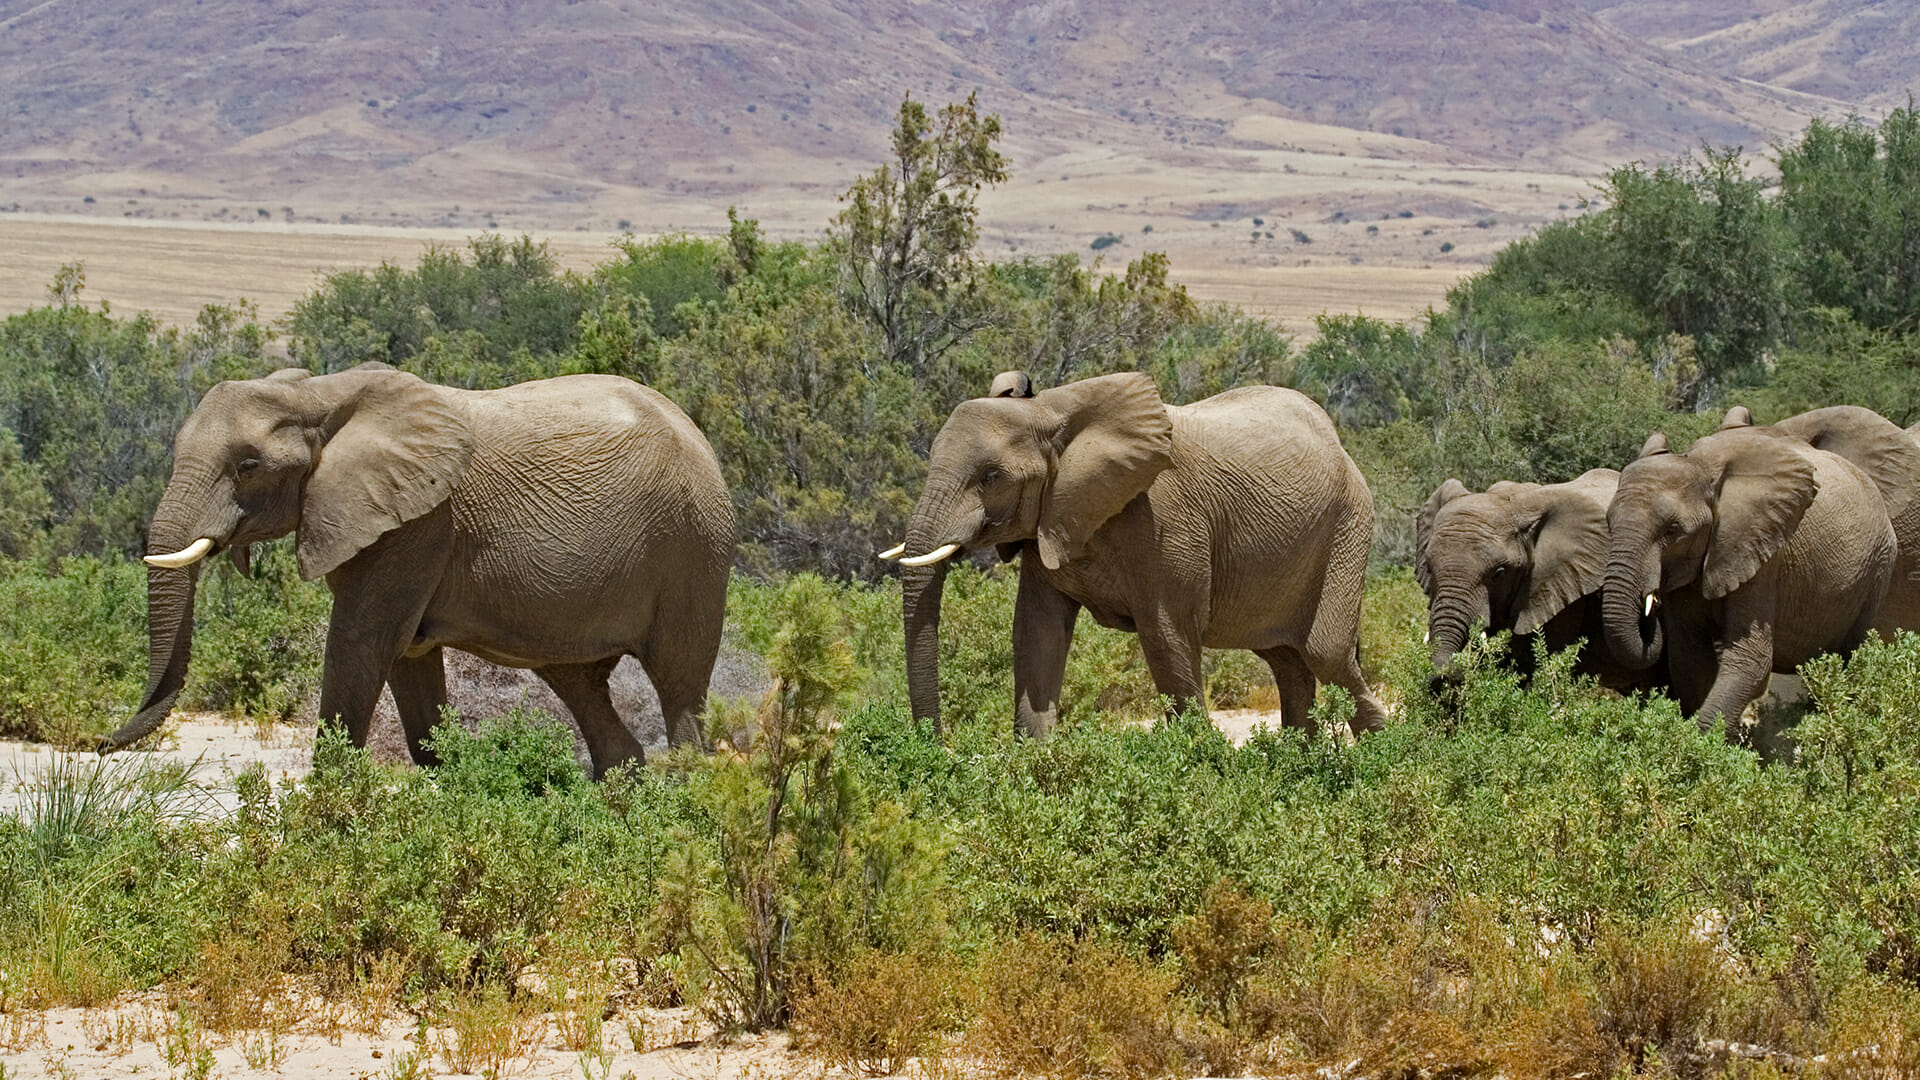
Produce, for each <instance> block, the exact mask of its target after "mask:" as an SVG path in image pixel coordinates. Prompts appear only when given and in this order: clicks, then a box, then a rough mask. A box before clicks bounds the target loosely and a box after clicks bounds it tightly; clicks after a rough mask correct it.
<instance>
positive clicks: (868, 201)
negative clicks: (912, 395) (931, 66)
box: [833, 94, 1007, 380]
mask: <svg viewBox="0 0 1920 1080" xmlns="http://www.w3.org/2000/svg"><path fill="white" fill-rule="evenodd" d="M976 96H977V95H973V94H969V95H968V96H967V100H966V102H965V103H964V104H957V105H948V106H947V107H945V108H943V109H941V110H940V112H939V114H938V115H937V116H929V115H928V114H927V110H926V107H925V106H923V105H921V104H920V103H919V102H917V101H915V100H913V97H912V95H908V96H907V97H906V98H905V99H903V100H902V101H901V102H900V114H899V117H898V120H897V121H896V123H895V125H894V130H893V160H892V161H891V162H888V163H887V164H884V165H882V166H880V168H879V169H878V170H876V171H874V172H872V173H869V174H868V175H866V176H863V177H861V178H860V179H859V180H857V181H855V182H854V185H853V187H851V188H849V189H847V192H846V194H844V195H842V196H841V201H842V202H845V203H846V204H847V208H846V209H845V210H843V211H841V212H840V214H839V215H838V216H837V217H835V218H834V228H833V239H834V243H835V245H836V246H837V247H838V248H839V249H840V251H841V254H842V257H843V259H844V263H845V272H846V276H847V290H846V291H847V293H848V303H849V305H850V306H851V307H852V309H853V310H854V311H855V312H856V313H857V314H859V315H860V316H862V317H863V318H866V319H868V320H870V321H871V322H872V323H873V324H874V325H875V326H876V327H877V328H878V329H879V331H880V336H881V341H882V356H883V359H885V360H886V361H887V362H889V363H892V364H898V365H904V366H905V367H906V368H907V370H908V371H909V372H911V374H912V375H913V377H914V379H915V380H920V379H923V378H925V377H926V375H927V372H928V369H929V367H930V366H931V365H932V364H933V363H934V362H935V361H937V360H938V359H939V358H940V357H941V356H942V355H943V354H944V353H945V352H946V351H947V350H948V349H951V348H952V347H953V346H954V345H956V344H958V343H960V342H961V341H963V340H964V339H965V338H966V337H967V336H968V335H969V334H971V333H973V332H974V331H976V330H979V329H981V328H982V327H984V326H987V325H989V324H990V323H991V318H992V316H991V312H990V310H989V307H988V305H986V304H984V303H981V302H980V289H979V279H978V276H977V274H976V270H977V267H978V264H977V262H976V260H975V258H974V252H973V248H974V244H975V242H976V241H978V239H979V237H980V230H979V226H978V225H977V224H976V219H977V215H978V211H977V209H976V207H975V205H974V199H975V197H976V196H977V195H978V194H979V192H980V190H981V189H982V188H984V187H987V186H990V185H993V184H998V183H1002V182H1003V181H1005V180H1006V178H1007V162H1006V158H1005V157H1003V156H1001V154H1000V153H999V151H997V150H995V149H994V144H995V143H996V142H998V141H999V138H1000V118H999V117H997V116H981V115H980V112H979V109H978V103H977V102H976V100H975V98H976Z"/></svg>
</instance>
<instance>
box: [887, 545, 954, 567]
mask: <svg viewBox="0 0 1920 1080" xmlns="http://www.w3.org/2000/svg"><path fill="white" fill-rule="evenodd" d="M959 550H960V545H959V544H942V545H940V546H939V547H937V548H934V549H933V550H932V551H929V552H927V553H926V554H925V555H915V556H914V557H913V558H911V559H901V560H900V565H901V566H932V565H933V564H934V563H937V562H940V561H941V560H943V559H945V558H946V557H947V556H949V555H952V554H953V553H954V552H956V551H959Z"/></svg>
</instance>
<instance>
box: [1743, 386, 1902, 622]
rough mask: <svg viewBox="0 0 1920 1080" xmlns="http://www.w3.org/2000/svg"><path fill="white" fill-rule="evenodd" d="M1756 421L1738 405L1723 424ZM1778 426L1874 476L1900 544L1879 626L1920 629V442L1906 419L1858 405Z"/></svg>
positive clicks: (1811, 414) (1788, 420)
mask: <svg viewBox="0 0 1920 1080" xmlns="http://www.w3.org/2000/svg"><path fill="white" fill-rule="evenodd" d="M1752 425H1753V416H1752V414H1751V413H1749V412H1748V411H1747V410H1746V409H1745V408H1743V407H1739V406H1736V407H1735V408H1733V409H1731V410H1729V411H1728V413H1727V418H1726V421H1725V422H1724V424H1723V425H1722V426H1723V427H1750V426H1752ZM1773 429H1774V430H1775V431H1779V432H1784V433H1786V434H1788V435H1792V436H1794V437H1795V438H1797V439H1800V440H1802V441H1804V442H1806V443H1807V444H1808V445H1809V446H1812V447H1814V448H1815V449H1819V450H1826V451H1828V452H1830V453H1834V454H1838V455H1840V456H1841V457H1843V458H1846V459H1847V460H1848V461H1851V462H1853V463H1854V464H1855V465H1858V466H1859V467H1860V469H1861V471H1863V472H1865V473H1866V474H1867V476H1868V477H1869V478H1870V479H1872V481H1873V483H1874V486H1875V487H1876V488H1878V489H1879V491H1880V498H1881V499H1882V501H1884V502H1885V503H1886V508H1887V517H1888V519H1889V520H1891V521H1892V522H1893V536H1894V539H1895V541H1896V542H1897V543H1898V544H1899V554H1898V555H1897V556H1896V557H1895V560H1894V564H1893V578H1892V580H1891V581H1890V582H1889V583H1888V585H1887V595H1886V598H1885V599H1884V600H1882V601H1881V602H1880V615H1879V617H1878V618H1877V619H1875V620H1874V629H1875V630H1876V631H1878V632H1879V634H1880V636H1881V637H1883V638H1888V639H1891V638H1892V637H1893V635H1894V634H1895V633H1897V632H1898V631H1901V630H1920V498H1916V497H1915V496H1916V495H1920V443H1917V442H1915V441H1914V437H1913V436H1912V435H1911V434H1909V433H1908V431H1907V430H1906V429H1904V428H1902V427H1901V426H1900V425H1898V424H1896V423H1894V422H1893V421H1891V420H1889V419H1887V418H1886V417H1884V416H1881V415H1880V414H1879V413H1877V412H1874V411H1873V410H1872V409H1863V408H1861V407H1860V406H1858V405H1833V406H1829V407H1827V408H1824V409H1814V410H1812V411H1810V412H1803V413H1800V414H1799V415H1797V416H1789V417H1787V418H1786V419H1785V420H1781V421H1779V422H1777V423H1775V424H1774V425H1773Z"/></svg>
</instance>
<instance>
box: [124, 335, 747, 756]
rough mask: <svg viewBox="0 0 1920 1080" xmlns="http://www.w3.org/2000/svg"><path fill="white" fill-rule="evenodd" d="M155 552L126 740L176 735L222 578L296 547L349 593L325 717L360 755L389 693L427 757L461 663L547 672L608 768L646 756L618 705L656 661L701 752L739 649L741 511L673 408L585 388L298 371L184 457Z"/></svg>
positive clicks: (682, 727) (568, 381) (671, 732)
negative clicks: (290, 541)
mask: <svg viewBox="0 0 1920 1080" xmlns="http://www.w3.org/2000/svg"><path fill="white" fill-rule="evenodd" d="M173 456H174V466H173V476H172V478H171V479H170V480H169V481H168V482H167V488H166V492H165V494H164V495H163V496H162V498H161V500H160V505H159V508H158V509H156V510H155V511H154V515H153V525H152V528H151V530H150V533H149V541H148V550H149V551H150V552H151V553H152V554H150V555H148V556H147V562H148V563H149V564H150V567H149V569H148V571H147V596H148V613H149V614H148V618H149V634H150V637H151V642H150V646H151V651H150V666H149V674H148V680H147V690H146V694H145V696H144V699H143V701H142V703H141V706H140V710H139V712H138V713H137V714H136V715H135V716H134V717H133V719H132V720H131V721H129V722H128V723H127V725H126V726H125V727H123V728H121V729H120V730H119V731H116V732H114V733H113V734H112V735H110V736H108V737H107V739H106V740H105V742H104V744H103V746H102V751H103V752H105V751H107V750H111V749H114V748H116V747H120V746H125V745H127V744H128V743H131V742H133V741H135V740H137V739H139V738H141V737H143V736H145V735H146V734H148V733H149V732H151V731H153V729H154V728H156V727H158V726H159V725H160V723H161V722H162V721H163V720H165V719H166V716H167V713H168V711H169V710H170V709H171V708H172V705H173V700H174V698H175V697H176V696H177V695H178V694H179V692H180V686H181V683H182V682H183V681H184V679H185V677H186V671H187V659H188V653H189V650H190V648H191V646H192V644H193V595H194V588H195V585H196V583H197V581H198V576H199V562H200V560H201V559H203V558H205V557H206V556H207V555H209V554H213V553H216V552H220V551H230V552H232V554H233V557H234V560H235V561H236V562H238V563H240V564H241V565H242V567H243V568H244V566H245V564H246V557H247V551H248V545H249V544H253V543H256V542H258V541H263V540H271V539H274V538H275V537H280V536H285V535H286V534H288V533H290V532H291V533H295V534H296V535H297V538H298V539H297V545H298V546H297V552H298V557H299V563H300V573H301V575H302V576H303V577H306V578H309V579H311V578H316V577H321V576H324V577H325V578H326V581H327V588H328V589H330V590H331V591H332V593H333V614H332V618H331V621H330V623H329V625H328V628H327V644H326V660H325V668H324V671H323V673H322V676H321V685H320V715H321V716H322V717H337V718H338V719H339V720H340V721H341V722H342V723H344V724H345V725H346V727H347V732H348V734H349V736H350V737H351V738H352V739H353V741H354V743H355V744H356V745H361V746H364V745H366V738H367V729H368V725H369V723H370V722H371V719H372V716H373V710H374V706H375V703H376V702H377V700H378V698H379V694H380V686H381V683H382V682H383V681H384V682H385V683H386V684H387V685H388V686H390V687H391V688H392V690H393V698H394V703H395V705H396V706H397V708H398V711H399V713H400V720H401V724H402V726H403V727H405V729H406V733H407V739H408V742H409V744H410V749H411V751H412V754H413V758H414V760H415V761H417V762H420V763H422V764H427V763H431V762H432V761H433V760H434V758H433V754H432V752H431V751H430V749H429V748H428V747H427V745H426V738H427V735H428V732H429V730H430V729H431V728H432V726H433V724H435V723H436V722H437V721H438V720H439V709H440V706H442V705H444V704H445V703H446V700H447V691H446V674H445V669H444V668H443V666H442V663H441V648H442V647H443V646H452V647H454V648H458V649H462V650H464V651H466V652H470V653H473V654H475V655H477V656H479V657H481V658H482V659H485V660H490V661H492V662H494V663H496V664H502V665H505V666H508V667H522V668H532V669H533V670H534V671H535V672H536V673H537V674H538V675H539V676H540V677H541V678H542V679H543V680H545V681H546V683H547V684H548V685H549V686H551V687H552V688H553V690H554V693H556V694H557V695H558V696H559V697H560V700H562V701H564V702H565V703H566V705H567V708H568V709H569V710H570V711H571V712H572V713H573V716H574V719H575V721H576V722H578V723H579V725H580V729H581V734H582V735H583V736H584V737H585V739H586V743H587V748H588V751H589V752H590V753H591V755H592V757H593V767H594V773H595V775H596V776H598V775H601V774H604V773H605V772H606V770H607V769H609V768H611V767H613V766H614V765H616V764H619V763H620V762H622V761H626V760H629V759H638V758H641V757H643V756H644V752H643V751H642V749H641V747H640V744H639V743H638V742H637V741H636V740H635V739H634V738H633V736H632V734H630V733H629V732H628V731H627V729H626V726H625V725H624V724H622V723H621V720H620V717H619V715H618V714H617V713H616V712H615V711H614V708H613V704H612V701H611V700H610V698H609V696H608V691H607V678H608V676H609V675H610V674H611V673H612V671H613V668H614V665H615V664H616V663H618V662H619V659H620V657H621V656H623V655H629V654H631V655H633V656H634V657H635V658H637V659H638V660H639V661H640V663H641V666H642V667H644V668H645V669H646V672H647V676H648V678H649V679H651V680H652V681H653V684H654V688H655V689H656V690H657V691H658V692H659V695H660V704H661V708H662V711H663V712H664V713H665V718H666V727H667V739H668V741H669V742H670V743H673V744H676V745H678V744H683V743H689V742H693V743H697V742H698V741H699V738H700V733H699V730H698V722H697V719H696V714H697V713H698V712H699V710H700V706H701V703H702V700H703V699H704V697H705V695H706V687H707V679H708V676H709V675H710V674H711V673H712V670H713V663H714V657H715V655H716V653H717V652H718V650H719V647H720V627H721V620H722V619H723V617H724V615H725V612H726V593H727V573H728V569H729V567H730V566H731V564H732V555H733V508H732V504H731V503H730V501H729V500H728V497H727V490H726V484H725V482H724V481H723V480H722V479H721V475H720V467H719V464H718V463H717V462H716V460H715V459H714V456H713V450H712V448H711V447H710V446H708V445H707V440H706V439H705V437H703V436H702V435H701V434H700V432H699V430H698V429H697V428H695V427H694V426H693V423H692V421H690V420H688V419H687V417H686V414H685V413H682V412H681V411H680V409H679V408H678V407H676V406H675V405H674V404H673V403H672V402H671V401H668V400H667V399H666V398H665V397H663V396H661V395H660V394H658V393H655V392H654V391H652V390H650V389H648V388H646V387H644V386H641V385H639V384H638V383H635V382H633V381H631V380H628V379H623V378H619V377H616V376H611V375H574V376H568V377H565V378H558V379H547V380H544V381H541V382H531V383H523V384H521V385H519V386H510V387H507V388H505V389H501V390H481V391H469V390H456V389H451V388H448V387H443V386H434V385H432V384H429V383H426V382H423V381H422V380H420V379H418V378H416V377H414V376H413V375H409V374H406V373H403V372H399V371H395V370H393V369H392V368H389V367H387V366H386V365H384V364H363V365H361V366H360V367H357V368H354V369H353V370H351V371H344V372H340V373H338V374H333V375H318V376H312V375H309V374H308V373H307V372H305V371H300V370H294V369H289V370H287V371H282V372H277V373H275V374H273V375H270V376H268V377H266V378H264V379H253V380H249V381H244V382H224V383H221V384H219V385H217V386H215V387H213V388H212V389H211V390H209V391H208V392H207V395H206V397H205V399H203V400H202V401H201V403H200V406H199V407H198V408H197V409H195V410H194V412H193V415H191V416H189V417H188V418H187V421H186V423H185V424H184V425H183V426H182V427H181V429H180V434H179V437H178V438H177V439H176V440H175V442H174V455H173Z"/></svg>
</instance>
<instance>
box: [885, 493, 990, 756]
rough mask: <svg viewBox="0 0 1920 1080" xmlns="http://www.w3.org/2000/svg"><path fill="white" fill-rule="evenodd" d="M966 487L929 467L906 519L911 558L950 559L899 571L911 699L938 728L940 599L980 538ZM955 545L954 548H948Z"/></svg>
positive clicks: (918, 713)
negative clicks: (962, 553) (964, 552)
mask: <svg viewBox="0 0 1920 1080" xmlns="http://www.w3.org/2000/svg"><path fill="white" fill-rule="evenodd" d="M963 493H964V485H961V484H959V483H956V482H953V481H951V480H948V479H943V478H942V477H941V476H940V474H939V472H938V470H937V469H929V475H928V482H927V490H925V491H923V492H922V493H921V495H920V500H919V502H918V503H917V504H916V505H915V506H914V508H913V516H912V517H911V518H909V519H908V521H907V541H906V550H907V552H909V553H910V555H909V558H911V556H913V555H922V554H933V553H938V552H940V551H942V550H943V549H944V550H946V552H947V556H948V557H942V558H940V559H937V560H935V561H932V562H927V563H922V564H920V565H912V564H911V563H910V562H909V561H908V560H905V559H903V560H902V562H901V567H900V596H901V617H902V621H903V623H904V625H905V628H906V654H907V699H908V701H909V702H910V703H911V704H912V707H913V717H914V719H916V720H923V719H924V720H931V721H933V729H934V731H935V732H936V733H938V732H939V730H940V601H941V596H942V594H943V592H944V591H945V589H946V584H947V568H948V567H949V566H951V565H953V562H952V559H951V557H950V556H951V555H952V554H953V553H955V552H957V551H958V550H960V549H961V548H964V547H965V546H966V545H967V544H968V543H969V542H970V541H971V540H972V539H973V538H974V537H975V536H977V535H978V534H979V531H980V526H981V523H982V520H983V515H982V513H981V510H980V508H979V507H978V506H977V505H974V504H971V502H970V500H968V499H966V498H965V497H964V494H963ZM949 545H953V546H951V547H950V546H949Z"/></svg>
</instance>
